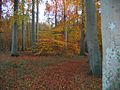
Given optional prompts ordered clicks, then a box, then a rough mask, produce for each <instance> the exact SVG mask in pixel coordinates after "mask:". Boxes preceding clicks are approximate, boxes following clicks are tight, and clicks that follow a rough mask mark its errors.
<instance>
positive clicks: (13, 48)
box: [11, 0, 18, 56]
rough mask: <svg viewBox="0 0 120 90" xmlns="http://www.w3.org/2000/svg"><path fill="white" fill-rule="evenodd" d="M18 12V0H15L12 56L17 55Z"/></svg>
mask: <svg viewBox="0 0 120 90" xmlns="http://www.w3.org/2000/svg"><path fill="white" fill-rule="evenodd" d="M17 14H18V0H14V17H15V18H14V23H13V27H12V50H11V55H12V56H17V55H18V52H17V46H18V44H17V30H18V28H17V20H16V19H17Z"/></svg>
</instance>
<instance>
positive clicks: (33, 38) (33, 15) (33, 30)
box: [32, 0, 35, 52]
mask: <svg viewBox="0 0 120 90" xmlns="http://www.w3.org/2000/svg"><path fill="white" fill-rule="evenodd" d="M34 9H35V0H32V52H34V45H35V11H34Z"/></svg>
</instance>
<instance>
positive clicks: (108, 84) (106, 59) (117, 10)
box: [101, 0, 120, 90]
mask: <svg viewBox="0 0 120 90" xmlns="http://www.w3.org/2000/svg"><path fill="white" fill-rule="evenodd" d="M101 17H102V45H103V74H102V75H103V78H102V82H103V83H102V84H103V85H102V90H120V0H101Z"/></svg>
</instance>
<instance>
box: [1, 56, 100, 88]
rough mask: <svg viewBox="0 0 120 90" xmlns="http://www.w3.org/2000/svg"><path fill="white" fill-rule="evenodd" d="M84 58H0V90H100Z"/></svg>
mask: <svg viewBox="0 0 120 90" xmlns="http://www.w3.org/2000/svg"><path fill="white" fill-rule="evenodd" d="M88 71H89V65H88V63H87V57H78V56H77V57H60V56H53V57H52V56H31V55H27V54H21V55H20V56H18V57H11V56H10V54H0V90H102V88H101V87H102V81H101V78H97V77H95V76H93V75H89V74H88Z"/></svg>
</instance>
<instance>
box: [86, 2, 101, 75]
mask: <svg viewBox="0 0 120 90" xmlns="http://www.w3.org/2000/svg"><path fill="white" fill-rule="evenodd" d="M85 6H86V39H87V46H88V53H89V64H90V69H91V71H92V73H93V74H94V75H96V76H101V73H102V67H101V55H100V51H99V46H98V38H97V25H96V10H95V3H94V0H86V1H85Z"/></svg>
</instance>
